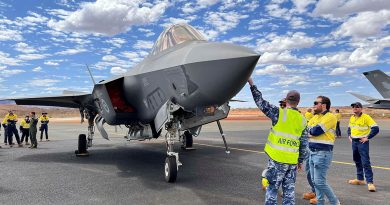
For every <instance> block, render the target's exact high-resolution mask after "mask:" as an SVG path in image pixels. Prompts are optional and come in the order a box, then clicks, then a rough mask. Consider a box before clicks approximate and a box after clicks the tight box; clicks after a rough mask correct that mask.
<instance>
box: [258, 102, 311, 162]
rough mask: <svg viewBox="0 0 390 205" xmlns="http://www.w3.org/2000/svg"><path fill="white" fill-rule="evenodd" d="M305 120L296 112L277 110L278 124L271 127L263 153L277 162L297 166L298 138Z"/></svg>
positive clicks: (286, 109) (303, 127) (287, 109)
mask: <svg viewBox="0 0 390 205" xmlns="http://www.w3.org/2000/svg"><path fill="white" fill-rule="evenodd" d="M305 128H306V119H305V118H304V117H303V116H302V114H301V113H300V112H298V111H297V110H293V109H289V108H285V109H281V108H279V119H278V122H277V123H276V124H275V125H274V126H273V127H272V129H271V131H270V133H269V135H268V141H267V144H266V145H265V148H264V151H265V152H266V153H267V154H268V156H269V157H270V158H271V159H272V160H274V161H277V162H280V163H285V164H298V157H299V145H300V140H299V139H300V137H301V135H302V132H303V130H304V129H305Z"/></svg>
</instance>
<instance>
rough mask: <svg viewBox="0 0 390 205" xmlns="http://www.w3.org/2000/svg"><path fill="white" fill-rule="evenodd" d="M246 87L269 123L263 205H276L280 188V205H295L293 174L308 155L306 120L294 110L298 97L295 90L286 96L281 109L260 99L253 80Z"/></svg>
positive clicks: (299, 168) (294, 177)
mask: <svg viewBox="0 0 390 205" xmlns="http://www.w3.org/2000/svg"><path fill="white" fill-rule="evenodd" d="M248 83H249V85H250V89H251V92H252V95H253V99H254V100H255V103H256V105H257V106H258V107H259V109H260V110H261V111H262V112H263V113H264V114H265V115H266V116H267V117H269V118H270V119H271V121H272V129H271V131H270V133H269V135H268V140H267V143H266V145H265V148H264V151H265V152H266V153H267V155H268V156H269V158H270V159H269V160H268V166H267V171H266V173H265V178H266V179H267V180H268V183H269V185H268V187H267V189H266V194H265V204H266V205H271V204H272V205H274V204H277V198H278V189H279V187H280V186H282V189H283V204H284V205H287V204H295V180H296V172H297V169H298V170H301V169H302V162H303V159H304V158H305V155H306V154H307V151H306V146H307V131H306V119H305V118H304V117H303V116H302V114H301V113H300V112H299V111H298V109H297V106H298V104H299V100H300V94H299V93H298V92H297V91H295V90H292V91H290V92H288V93H287V96H286V108H284V109H282V108H279V107H277V106H275V105H271V104H270V103H269V102H268V101H266V100H264V99H263V97H262V93H261V92H260V91H259V90H258V89H257V87H256V85H254V84H253V80H252V78H249V80H248Z"/></svg>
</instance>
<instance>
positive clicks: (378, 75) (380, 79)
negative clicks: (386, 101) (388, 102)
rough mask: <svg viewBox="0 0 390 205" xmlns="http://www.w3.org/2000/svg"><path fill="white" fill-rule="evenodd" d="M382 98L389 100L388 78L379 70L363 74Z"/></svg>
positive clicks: (389, 86)
mask: <svg viewBox="0 0 390 205" xmlns="http://www.w3.org/2000/svg"><path fill="white" fill-rule="evenodd" d="M363 74H364V75H365V76H366V78H367V79H368V80H369V81H370V82H371V84H372V85H374V87H375V88H376V89H377V90H378V92H379V93H380V94H381V95H382V96H383V98H390V77H389V76H388V75H386V74H385V73H384V72H383V71H381V70H373V71H368V72H364V73H363Z"/></svg>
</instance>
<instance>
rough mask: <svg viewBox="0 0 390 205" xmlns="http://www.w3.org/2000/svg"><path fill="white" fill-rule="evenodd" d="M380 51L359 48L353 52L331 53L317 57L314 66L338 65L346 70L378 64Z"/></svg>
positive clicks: (380, 49) (375, 48) (371, 48)
mask: <svg viewBox="0 0 390 205" xmlns="http://www.w3.org/2000/svg"><path fill="white" fill-rule="evenodd" d="M382 50H383V48H381V47H361V48H356V49H355V50H354V51H353V52H345V51H341V52H338V53H332V54H329V55H325V56H321V57H319V58H318V59H317V61H316V65H339V66H343V67H347V68H352V67H362V66H367V65H372V64H375V63H377V62H378V58H379V54H380V53H381V52H382Z"/></svg>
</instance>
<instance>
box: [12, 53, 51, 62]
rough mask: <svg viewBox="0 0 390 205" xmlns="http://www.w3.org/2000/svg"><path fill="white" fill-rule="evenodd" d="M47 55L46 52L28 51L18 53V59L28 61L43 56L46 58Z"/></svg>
mask: <svg viewBox="0 0 390 205" xmlns="http://www.w3.org/2000/svg"><path fill="white" fill-rule="evenodd" d="M47 56H48V55H47V54H38V53H29V54H21V55H18V58H19V59H20V60H24V61H30V60H39V59H43V58H46V57H47Z"/></svg>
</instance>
